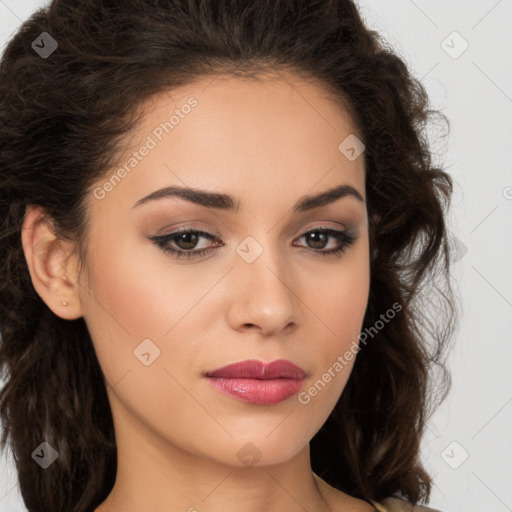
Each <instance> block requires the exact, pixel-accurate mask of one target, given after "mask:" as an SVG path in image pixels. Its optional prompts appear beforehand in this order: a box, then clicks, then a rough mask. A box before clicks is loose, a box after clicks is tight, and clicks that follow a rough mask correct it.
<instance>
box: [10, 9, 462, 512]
mask: <svg viewBox="0 0 512 512" xmlns="http://www.w3.org/2000/svg"><path fill="white" fill-rule="evenodd" d="M1 69H2V73H1V75H0V136H1V145H2V146H1V152H0V193H1V201H0V208H1V211H0V219H1V222H2V226H1V238H0V253H1V258H0V330H1V334H2V340H1V344H0V364H1V366H0V367H1V369H2V372H3V377H4V379H5V386H4V387H3V389H2V391H1V395H0V414H1V419H2V423H3V437H2V446H3V448H4V449H5V447H6V446H7V443H9V446H10V449H12V452H13V454H14V456H15V461H16V468H17V472H18V477H19V488H20V491H21V495H22V497H23V500H24V502H25V504H26V506H27V508H28V510H29V511H30V512H39V511H45V512H46V511H48V510H52V511H66V512H67V511H73V512H85V511H87V512H121V511H122V512H141V511H164V510H165V511H189V512H192V511H198V512H202V511H210V512H216V511H220V510H222V511H228V512H229V511H232V510H233V511H234V510H240V509H242V508H243V510H245V511H246V512H253V511H254V512H255V511H260V510H267V511H268V512H274V511H282V510H286V511H291V512H295V511H302V510H308V511H315V512H324V511H333V512H334V511H342V510H343V511H350V512H352V511H353V512H356V511H359V512H362V511H372V510H379V511H394V510H413V506H414V505H416V504H418V503H420V502H422V503H428V500H429V495H430V491H431V486H432V481H431V478H430V476H429V475H428V473H427V472H426V470H425V469H424V468H423V466H422V464H421V461H420V458H419V448H420V442H421V438H422V434H423V432H424V429H425V426H426V423H425V422H426V420H427V418H428V416H429V413H430V412H431V410H433V407H434V405H436V404H437V403H439V400H440V399H441V398H442V397H443V396H445V394H446V391H447V389H448V387H449V376H448V374H447V372H446V370H445V366H444V356H445V354H446V350H445V349H446V346H447V343H448V342H449V340H450V338H451V335H452V332H453V330H454V327H455V319H456V315H455V307H454V303H455V298H454V295H453V293H452V291H451V287H450V261H449V251H448V245H447V226H446V219H445V213H446V211H445V210H446V207H447V206H448V204H449V200H450V197H451V193H452V181H451V179H450V177H449V176H448V175H447V174H446V173H445V172H444V171H443V170H442V169H440V168H438V167H435V166H434V165H433V164H432V162H431V153H430V151H429V146H428V144H427V140H426V137H425V127H426V124H427V121H428V120H429V119H430V116H431V115H433V114H434V113H435V112H432V111H431V110H429V104H428V99H427V95H426V93H425V90H424V88H423V86H422V85H421V84H420V83H419V82H418V81H417V80H416V79H414V77H413V76H412V75H411V73H410V72H409V70H408V69H407V67H406V66H405V64H404V62H403V61H402V60H401V59H400V58H399V57H398V56H397V55H395V54H394V53H393V52H392V51H391V50H390V49H388V48H386V47H385V43H384V42H383V41H382V40H381V39H380V38H379V36H378V35H377V34H376V33H375V32H372V31H370V30H368V28H366V27H365V25H364V24H363V22H362V20H361V17H360V14H359V13H358V11H357V8H356V6H355V4H354V3H353V2H352V1H350V0H318V1H314V2H312V1H309V0H308V1H306V0H293V1H292V0H258V1H254V2H245V1H242V0H230V1H211V0H210V1H200V0H145V1H144V0H124V1H122V2H121V1H109V0H90V1H88V2H76V1H73V0H54V1H53V2H52V3H51V5H50V6H49V7H48V8H46V9H44V10H40V11H38V12H37V13H35V14H34V15H33V16H32V17H31V18H30V19H29V20H28V21H27V22H25V23H24V24H23V25H22V27H21V28H20V30H19V31H18V32H17V34H16V35H15V36H14V37H13V39H12V40H11V41H10V43H9V44H8V46H7V48H6V50H5V53H4V55H3V59H2V62H1ZM432 312H435V315H436V316H435V319H436V322H433V321H432V316H431V315H432ZM436 369H437V370H440V372H439V371H435V370H436ZM434 377H436V379H434ZM414 510H430V509H427V508H426V507H422V506H418V507H417V508H414Z"/></svg>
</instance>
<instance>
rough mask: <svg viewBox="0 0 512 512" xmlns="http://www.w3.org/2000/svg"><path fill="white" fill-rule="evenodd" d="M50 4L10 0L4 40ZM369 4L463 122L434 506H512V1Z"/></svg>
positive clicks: (8, 498) (440, 101)
mask: <svg viewBox="0 0 512 512" xmlns="http://www.w3.org/2000/svg"><path fill="white" fill-rule="evenodd" d="M45 4H46V2H43V1H36V0H30V1H29V0H0V47H1V48H2V49H3V47H4V46H5V43H6V42H7V40H9V39H10V37H11V36H12V35H13V33H14V32H15V30H16V29H17V27H18V26H19V25H20V23H21V22H22V21H23V20H25V19H26V18H27V17H28V16H29V14H31V13H32V12H33V11H34V10H35V9H36V8H37V7H39V6H43V5H45ZM359 5H360V9H361V12H362V13H363V16H364V17H365V19H366V21H367V23H368V25H369V26H370V28H372V29H375V30H377V31H378V32H379V33H381V34H382V35H383V36H384V37H385V38H386V39H387V40H388V41H389V43H390V44H391V46H393V47H394V49H395V50H396V51H397V52H398V53H399V54H401V56H402V57H403V58H404V59H405V60H406V62H407V63H408V65H409V66H410V68H411V70H412V71H413V73H414V75H415V76H417V77H418V78H420V79H421V80H422V82H423V83H424V85H425V86H426V88H427V91H428V93H429V95H430V98H431V104H432V107H433V108H435V109H440V110H442V111H443V112H444V113H445V114H446V115H447V116H448V117H449V119H450V121H451V132H450V136H449V138H448V141H447V142H446V141H445V143H444V144H443V145H441V146H439V147H437V146H436V151H437V152H438V154H439V155H440V158H441V159H442V160H443V161H444V162H445V165H446V169H447V171H448V172H449V173H450V175H451V176H452V177H453V178H454V180H455V182H456V187H455V194H454V198H453V206H452V211H451V216H450V225H451V232H452V233H453V234H454V235H455V237H456V239H457V240H458V242H457V244H458V246H459V250H460V255H461V256H462V257H461V258H460V260H459V261H458V262H457V264H456V268H455V276H456V279H457V282H458V288H459V293H460V294H462V297H463V299H462V307H463V317H462V321H461V327H460V329H459V331H458V333H457V337H456V340H455V348H454V350H453V351H452V355H451V358H450V361H451V362H450V368H451V372H452V378H453V387H452V390H451V392H450V395H449V396H448V398H447V399H446V400H445V402H444V403H443V404H442V406H441V407H440V408H439V409H438V411H437V412H436V414H435V415H434V417H433V418H432V419H431V420H430V421H429V429H428V432H427V435H426V436H425V438H424V441H423V444H422V451H423V457H424V462H425V464H426V466H427V468H428V469H429V470H430V471H431V474H432V476H433V477H434V482H435V485H434V489H433V495H432V499H431V501H430V504H429V505H430V506H432V507H434V508H439V509H440V510H442V511H443V512H484V511H485V512H506V511H507V510H508V511H512V428H511V427H512V371H511V363H512V335H511V333H512V271H511V262H512V165H511V164H512V158H511V146H512V123H511V119H512V26H511V25H512V0H499V1H498V0H478V1H477V0H472V1H468V0H465V1H464V0H435V1H433V0H429V1H427V0H385V1H384V0H360V1H359ZM454 31H456V32H458V34H459V35H457V34H455V35H454V34H453V32H454ZM464 40H465V41H467V44H468V45H469V47H468V48H467V50H466V51H464V52H463V53H462V54H461V55H458V53H459V52H460V51H461V50H462V49H463V48H464V45H465V43H464ZM443 41H445V42H444V43H443ZM445 50H446V51H445ZM447 52H448V53H447ZM449 53H451V54H452V56H450V55H449ZM453 57H456V58H453ZM466 250H467V252H465V251H466ZM466 456H467V459H466V460H464V458H465V457H466ZM462 461H463V462H462ZM0 462H1V464H0V510H2V511H3V512H22V511H25V510H26V509H25V507H24V506H23V504H22V501H21V498H20V496H19V492H18V487H17V484H16V478H15V470H14V466H13V464H12V461H11V460H10V456H9V455H8V454H6V455H4V458H3V459H1V460H0ZM457 466H458V467H457Z"/></svg>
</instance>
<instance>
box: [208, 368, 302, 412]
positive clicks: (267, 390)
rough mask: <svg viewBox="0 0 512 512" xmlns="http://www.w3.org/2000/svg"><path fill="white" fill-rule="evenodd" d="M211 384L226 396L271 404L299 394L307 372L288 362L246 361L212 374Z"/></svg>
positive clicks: (260, 403)
mask: <svg viewBox="0 0 512 512" xmlns="http://www.w3.org/2000/svg"><path fill="white" fill-rule="evenodd" d="M204 375H205V377H206V379H207V381H208V382H209V384H210V385H211V386H212V387H213V388H214V389H216V390H217V391H220V392H221V393H224V394H226V395H229V396H231V397H233V398H236V399H238V400H241V401H243V402H248V403H251V404H255V405H271V404H276V403H279V402H282V401H283V400H286V399H287V398H290V397H291V396H293V395H295V394H297V393H298V392H299V390H300V388H301V387H302V385H303V383H304V379H305V378H306V372H305V371H304V370H303V369H302V368H300V367H298V366H297V365H295V364H293V363H292V362H290V361H286V360H284V359H278V360H276V361H272V362H271V363H266V364H265V363H263V362H261V361H257V360H254V359H253V360H249V361H243V362H240V363H234V364H230V365H228V366H223V367H222V368H217V369H216V370H212V371H208V372H206V373H205V374H204Z"/></svg>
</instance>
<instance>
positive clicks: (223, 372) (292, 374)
mask: <svg viewBox="0 0 512 512" xmlns="http://www.w3.org/2000/svg"><path fill="white" fill-rule="evenodd" d="M206 376H207V377H222V378H225V379H234V378H240V379H258V380H273V379H303V378H304V377H305V376H306V372H305V371H304V370H303V369H302V368H300V367H298V366H297V365H295V364H293V363H292V362H291V361H286V360H285V359H277V360H276V361H272V362H271V363H262V362H261V361H257V360H256V359H251V360H248V361H242V362H240V363H233V364H229V365H227V366H223V367H222V368H217V369H216V370H213V371H210V372H206Z"/></svg>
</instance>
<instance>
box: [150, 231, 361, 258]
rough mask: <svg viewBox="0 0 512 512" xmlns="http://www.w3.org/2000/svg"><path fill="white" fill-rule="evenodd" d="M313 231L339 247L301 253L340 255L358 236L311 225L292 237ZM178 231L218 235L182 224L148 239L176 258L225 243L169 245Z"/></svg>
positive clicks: (303, 249)
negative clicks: (200, 246)
mask: <svg viewBox="0 0 512 512" xmlns="http://www.w3.org/2000/svg"><path fill="white" fill-rule="evenodd" d="M314 232H323V233H324V234H325V233H326V234H327V236H328V237H329V238H334V239H336V240H337V242H338V244H341V245H339V247H336V248H334V249H328V250H324V249H315V248H311V247H304V246H299V247H298V248H299V249H300V252H301V253H302V252H304V253H312V254H313V255H314V256H322V257H329V256H332V257H341V255H342V253H344V252H345V251H346V250H348V249H349V248H350V246H352V245H354V243H355V242H356V241H357V240H358V238H359V235H358V234H357V231H356V230H355V229H351V228H347V227H345V226H344V227H343V228H333V227H331V226H322V225H317V226H313V227H311V228H309V229H307V230H305V231H302V233H301V234H300V235H299V236H298V237H296V238H294V240H296V239H298V240H300V239H301V238H303V237H304V236H307V235H308V234H310V233H314ZM180 233H193V234H196V235H198V236H199V237H202V238H207V239H209V240H215V239H217V240H219V236H217V235H216V234H215V233H211V232H208V231H205V230H201V229H197V228H193V227H191V226H183V227H181V228H179V229H177V230H175V231H172V232H171V233H168V234H164V235H158V236H154V237H150V240H151V241H152V242H153V243H154V244H156V245H158V246H159V248H160V249H161V250H162V251H164V252H166V253H170V254H172V255H173V256H174V257H175V258H177V259H180V258H188V259H193V258H200V257H202V256H203V255H205V254H207V253H209V252H210V251H212V250H213V249H214V248H215V247H223V246H224V245H225V244H224V243H222V244H221V245H219V244H215V245H214V246H211V247H206V248H203V249H190V250H185V249H179V248H173V247H171V246H170V245H169V244H170V243H176V242H174V240H173V239H174V238H175V237H177V236H179V235H180ZM294 247H296V246H294Z"/></svg>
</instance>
